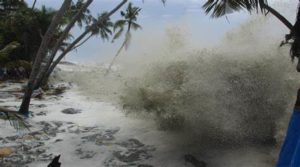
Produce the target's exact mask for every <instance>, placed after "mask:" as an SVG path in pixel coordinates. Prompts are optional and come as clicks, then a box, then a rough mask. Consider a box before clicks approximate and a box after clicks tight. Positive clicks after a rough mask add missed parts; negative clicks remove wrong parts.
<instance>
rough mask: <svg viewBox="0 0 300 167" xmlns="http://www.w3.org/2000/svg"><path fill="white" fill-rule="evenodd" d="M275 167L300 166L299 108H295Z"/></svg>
mask: <svg viewBox="0 0 300 167" xmlns="http://www.w3.org/2000/svg"><path fill="white" fill-rule="evenodd" d="M276 167H300V109H295V110H294V112H293V114H292V117H291V120H290V123H289V126H288V130H287V134H286V137H285V141H284V143H283V145H282V148H281V151H280V154H279V159H278V161H277V165H276Z"/></svg>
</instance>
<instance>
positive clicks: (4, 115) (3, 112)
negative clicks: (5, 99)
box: [0, 107, 30, 131]
mask: <svg viewBox="0 0 300 167" xmlns="http://www.w3.org/2000/svg"><path fill="white" fill-rule="evenodd" d="M0 119H3V120H8V121H9V123H10V125H11V126H12V127H13V128H14V129H16V130H17V131H19V130H22V129H27V130H30V129H29V124H28V122H26V120H25V117H24V116H23V115H22V114H20V113H18V112H17V111H13V110H9V109H6V108H2V107H0Z"/></svg>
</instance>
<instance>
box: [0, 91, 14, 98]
mask: <svg viewBox="0 0 300 167" xmlns="http://www.w3.org/2000/svg"><path fill="white" fill-rule="evenodd" d="M13 97H14V96H13V95H12V94H11V93H8V92H1V93H0V99H8V98H13Z"/></svg>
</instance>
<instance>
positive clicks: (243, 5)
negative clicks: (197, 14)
mask: <svg viewBox="0 0 300 167" xmlns="http://www.w3.org/2000/svg"><path fill="white" fill-rule="evenodd" d="M265 4H268V2H267V0H208V1H207V2H206V3H205V4H204V5H203V6H202V8H203V9H204V10H205V13H206V14H209V13H210V14H211V17H221V16H224V15H226V14H228V13H232V12H234V11H239V10H242V9H246V10H247V11H249V12H251V11H252V10H256V11H258V10H259V9H260V10H261V11H262V12H265V9H264V5H265Z"/></svg>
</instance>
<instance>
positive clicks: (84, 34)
mask: <svg viewBox="0 0 300 167" xmlns="http://www.w3.org/2000/svg"><path fill="white" fill-rule="evenodd" d="M127 1H128V0H123V1H122V2H121V3H120V4H118V5H117V6H116V7H115V8H114V9H113V10H111V11H110V12H109V13H108V14H106V15H105V16H104V17H102V18H101V19H99V20H98V21H97V22H96V23H95V24H94V25H92V26H91V27H90V28H88V29H87V30H85V32H83V33H82V34H81V35H80V36H79V37H77V39H75V40H74V41H73V42H72V43H71V44H70V45H69V46H68V47H67V49H66V50H65V51H64V52H63V53H61V54H60V56H59V57H58V58H57V59H56V60H55V61H54V62H53V63H52V65H51V66H50V68H49V69H48V71H47V73H46V75H45V77H44V79H43V80H44V81H42V83H44V82H45V81H47V80H48V78H49V77H50V75H51V73H52V72H53V70H54V69H55V67H56V66H57V65H58V64H59V62H60V61H61V60H62V59H63V58H64V57H65V56H66V55H67V53H69V52H70V51H71V50H73V48H74V47H75V46H76V45H77V44H78V43H79V42H80V41H81V40H82V39H83V38H84V37H85V36H86V35H87V34H89V33H91V31H92V30H93V28H94V26H97V24H102V22H103V21H104V20H106V19H108V18H109V17H110V16H111V15H113V14H114V13H115V12H117V11H118V10H119V9H120V8H121V7H122V6H123V5H124V4H126V2H127Z"/></svg>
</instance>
